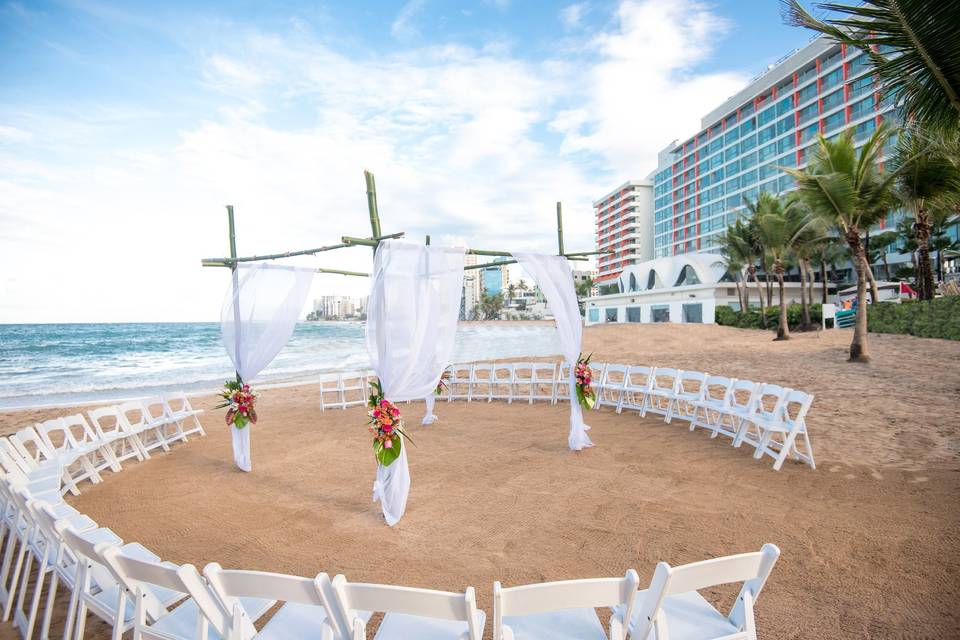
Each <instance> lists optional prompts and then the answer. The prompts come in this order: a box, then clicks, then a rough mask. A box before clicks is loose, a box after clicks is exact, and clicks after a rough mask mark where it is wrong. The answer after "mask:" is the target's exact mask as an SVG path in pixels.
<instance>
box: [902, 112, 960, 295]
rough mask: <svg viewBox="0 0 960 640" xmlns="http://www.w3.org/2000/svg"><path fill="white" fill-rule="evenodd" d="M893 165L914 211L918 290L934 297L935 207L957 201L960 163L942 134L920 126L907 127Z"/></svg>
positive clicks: (904, 199) (904, 198) (907, 205)
mask: <svg viewBox="0 0 960 640" xmlns="http://www.w3.org/2000/svg"><path fill="white" fill-rule="evenodd" d="M892 165H893V166H894V167H895V168H896V170H897V173H898V177H897V192H898V194H899V196H900V199H901V201H902V202H903V206H904V207H905V208H906V209H908V210H909V211H910V212H911V213H912V214H913V231H914V234H913V235H914V240H915V241H916V243H917V265H916V266H917V287H918V289H917V292H918V293H919V294H920V296H919V297H920V299H921V300H931V299H932V298H933V295H934V275H933V268H932V263H931V260H930V235H931V231H932V229H933V224H932V222H933V221H932V219H931V208H934V210H936V209H945V208H946V207H945V206H943V204H942V203H946V202H952V201H955V200H956V199H957V197H958V196H960V165H958V164H956V163H954V162H953V161H952V159H951V158H950V156H949V155H948V153H947V150H946V146H945V145H944V143H943V142H942V141H941V140H940V139H938V136H936V135H935V134H931V133H929V132H924V131H922V130H920V129H918V128H917V127H906V128H904V130H903V131H902V132H901V133H900V136H899V138H898V140H897V148H896V151H895V152H894V157H893V162H892Z"/></svg>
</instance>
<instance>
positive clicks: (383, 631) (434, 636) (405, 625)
mask: <svg viewBox="0 0 960 640" xmlns="http://www.w3.org/2000/svg"><path fill="white" fill-rule="evenodd" d="M485 620H486V617H485V616H484V613H483V612H482V611H477V625H478V626H480V627H482V626H483V623H484V621H485ZM465 631H467V623H466V622H458V621H456V620H438V619H436V618H421V617H420V616H410V615H407V614H404V613H388V614H386V615H385V616H383V622H381V623H380V628H379V629H377V635H375V636H374V640H413V639H414V638H416V640H458V639H459V638H460V636H461V634H463V633H464V632H465Z"/></svg>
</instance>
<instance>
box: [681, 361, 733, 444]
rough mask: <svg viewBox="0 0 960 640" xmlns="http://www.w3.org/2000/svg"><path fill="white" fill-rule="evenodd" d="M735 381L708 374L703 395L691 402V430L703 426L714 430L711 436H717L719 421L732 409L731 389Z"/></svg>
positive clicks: (704, 382)
mask: <svg viewBox="0 0 960 640" xmlns="http://www.w3.org/2000/svg"><path fill="white" fill-rule="evenodd" d="M735 382H736V379H734V378H727V377H725V376H707V378H706V379H705V380H704V381H703V397H702V398H700V399H699V400H696V401H694V402H692V403H691V404H692V405H693V415H692V416H691V418H690V431H693V430H694V429H696V428H697V427H701V428H703V429H710V430H711V431H712V432H713V433H712V434H711V435H710V437H711V438H716V437H717V428H718V424H717V423H718V422H719V421H720V418H721V417H722V416H723V414H724V413H725V412H727V411H728V410H729V409H730V397H729V396H730V389H731V388H732V387H733V384H734V383H735Z"/></svg>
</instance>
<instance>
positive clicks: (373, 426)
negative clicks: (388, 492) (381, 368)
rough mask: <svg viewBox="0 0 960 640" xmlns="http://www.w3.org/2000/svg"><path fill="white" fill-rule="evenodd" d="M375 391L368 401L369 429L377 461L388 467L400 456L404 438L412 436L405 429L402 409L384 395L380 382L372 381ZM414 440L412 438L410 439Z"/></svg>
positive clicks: (371, 384)
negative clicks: (401, 415)
mask: <svg viewBox="0 0 960 640" xmlns="http://www.w3.org/2000/svg"><path fill="white" fill-rule="evenodd" d="M370 386H371V388H372V389H373V393H371V394H370V398H369V399H368V401H367V406H368V407H369V409H370V410H369V411H367V415H368V416H370V422H369V423H368V424H367V429H368V431H369V432H370V435H372V436H373V451H374V455H376V456H377V461H378V462H379V463H380V464H382V465H383V466H385V467H387V466H390V464H391V463H392V462H393V461H394V460H396V459H397V458H398V457H399V456H400V448H401V447H402V446H403V440H402V438H407V439H408V440H410V438H409V437H408V436H407V434H406V433H405V432H404V430H403V418H401V417H400V409H398V408H397V406H396V405H395V404H393V403H392V402H390V401H389V400H387V399H386V398H384V397H383V390H382V388H381V387H380V383H379V382H371V383H370ZM410 441H411V442H413V441H412V440H410Z"/></svg>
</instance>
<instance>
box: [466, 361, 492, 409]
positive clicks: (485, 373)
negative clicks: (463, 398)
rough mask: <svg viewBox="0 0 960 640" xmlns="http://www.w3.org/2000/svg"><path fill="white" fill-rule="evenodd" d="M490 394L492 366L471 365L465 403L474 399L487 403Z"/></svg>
mask: <svg viewBox="0 0 960 640" xmlns="http://www.w3.org/2000/svg"><path fill="white" fill-rule="evenodd" d="M491 393H493V365H492V364H487V363H482V364H475V365H473V370H472V371H471V372H470V392H469V394H468V395H467V402H473V400H474V399H477V400H480V399H486V400H487V402H489V401H490V394H491Z"/></svg>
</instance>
